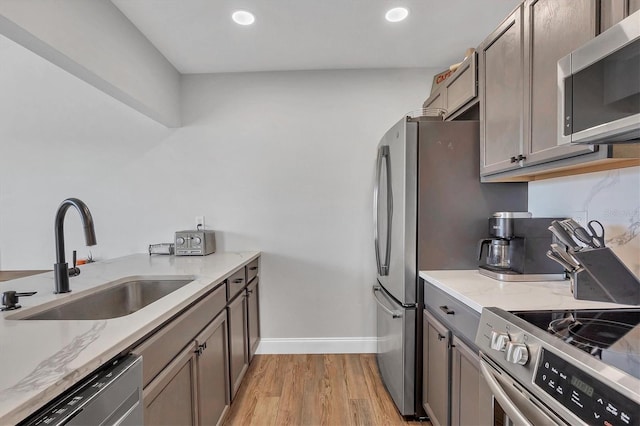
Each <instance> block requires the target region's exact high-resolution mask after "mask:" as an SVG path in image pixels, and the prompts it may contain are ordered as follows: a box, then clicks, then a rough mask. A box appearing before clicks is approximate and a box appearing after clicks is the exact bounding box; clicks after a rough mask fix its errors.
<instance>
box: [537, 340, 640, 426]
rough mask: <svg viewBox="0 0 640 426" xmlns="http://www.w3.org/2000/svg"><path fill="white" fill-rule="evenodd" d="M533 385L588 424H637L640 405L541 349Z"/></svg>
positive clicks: (639, 415)
mask: <svg viewBox="0 0 640 426" xmlns="http://www.w3.org/2000/svg"><path fill="white" fill-rule="evenodd" d="M540 352H541V356H540V361H539V363H538V368H537V370H536V376H535V378H534V383H535V384H536V385H537V386H538V387H539V388H540V389H542V390H543V391H544V392H545V393H547V394H548V395H549V396H551V398H553V399H554V400H556V401H558V402H559V403H560V404H562V405H563V406H564V407H566V408H567V409H569V410H570V411H571V412H572V413H573V414H575V415H576V416H578V417H579V418H580V419H582V420H583V421H584V422H586V423H588V424H605V425H606V424H609V425H623V426H626V425H638V424H639V421H640V406H638V404H636V403H635V402H634V401H632V400H630V399H629V398H627V397H626V396H624V395H622V394H620V393H619V392H617V391H615V390H613V389H612V388H611V387H609V386H607V385H605V384H604V383H601V382H600V381H598V380H596V379H594V378H593V377H591V376H589V375H588V374H586V373H585V372H584V371H582V370H580V369H578V368H577V367H575V366H573V365H572V364H571V363H570V362H568V361H566V360H564V359H562V358H560V357H559V356H557V355H556V354H554V353H552V352H550V351H548V350H546V349H544V348H542V349H541V350H540Z"/></svg>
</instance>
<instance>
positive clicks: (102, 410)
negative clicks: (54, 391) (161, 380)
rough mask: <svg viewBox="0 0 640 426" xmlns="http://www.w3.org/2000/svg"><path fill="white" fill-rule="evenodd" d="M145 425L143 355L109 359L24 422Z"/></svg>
mask: <svg viewBox="0 0 640 426" xmlns="http://www.w3.org/2000/svg"><path fill="white" fill-rule="evenodd" d="M142 424H143V410H142V357H136V356H133V355H127V356H124V357H122V358H118V359H116V360H114V361H111V362H109V363H108V364H107V365H105V366H103V367H102V368H100V369H98V370H97V371H95V372H94V373H92V374H91V375H89V377H88V378H86V379H85V380H83V381H82V382H80V383H79V384H78V385H76V386H74V387H73V388H71V389H69V390H68V391H66V392H65V393H64V394H62V395H61V396H60V397H58V398H57V399H55V400H54V401H53V402H51V403H50V404H48V405H47V406H45V407H44V408H43V409H41V410H39V411H38V412H36V413H35V414H33V415H31V416H29V417H28V418H27V419H25V420H24V421H22V422H21V423H19V426H21V425H25V426H26V425H47V426H52V425H78V426H80V425H105V426H106V425H121V426H134V425H136V426H137V425H142Z"/></svg>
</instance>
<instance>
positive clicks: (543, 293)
mask: <svg viewBox="0 0 640 426" xmlns="http://www.w3.org/2000/svg"><path fill="white" fill-rule="evenodd" d="M420 278H422V279H424V280H426V281H428V282H430V283H431V284H433V285H434V286H436V287H438V288H439V289H441V290H442V291H444V292H446V293H448V294H450V295H451V296H453V297H455V298H456V299H458V300H460V301H461V302H463V303H464V304H465V305H467V306H469V307H470V308H471V309H473V310H475V311H477V312H479V313H480V312H482V308H483V307H497V308H501V309H504V310H505V311H533V310H551V309H611V308H627V307H634V308H637V306H634V305H619V304H616V303H608V302H595V301H590V300H577V299H574V298H573V295H572V294H571V288H570V285H569V280H567V281H543V282H504V281H498V280H494V279H493V278H489V277H486V276H484V275H481V274H480V273H479V272H478V271H477V270H464V271H456V270H453V271H420Z"/></svg>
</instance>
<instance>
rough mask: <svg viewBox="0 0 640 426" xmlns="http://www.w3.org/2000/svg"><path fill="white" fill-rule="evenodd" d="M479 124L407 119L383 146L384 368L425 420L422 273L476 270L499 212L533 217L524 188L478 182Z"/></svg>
mask: <svg viewBox="0 0 640 426" xmlns="http://www.w3.org/2000/svg"><path fill="white" fill-rule="evenodd" d="M479 132H480V130H479V123H478V121H455V122H444V121H442V120H441V119H439V118H436V117H417V118H409V117H405V118H403V119H402V120H400V121H399V122H398V123H397V124H396V125H394V126H393V127H392V128H391V129H390V130H389V131H388V132H387V133H386V134H385V135H384V137H383V138H382V140H381V141H380V144H379V145H378V157H377V166H376V183H375V187H374V229H375V256H376V264H377V270H378V273H377V281H376V283H375V284H374V286H373V296H374V298H375V301H376V302H377V346H378V348H377V361H378V367H379V369H380V373H381V375H382V379H383V382H384V384H385V386H386V388H387V390H388V391H389V393H390V395H391V397H392V398H393V400H394V402H395V404H396V406H397V407H398V410H399V412H400V413H401V414H402V415H403V416H422V415H424V411H423V409H422V403H421V399H422V321H421V318H422V315H421V312H422V310H423V309H424V299H423V297H424V296H423V288H422V286H421V285H419V279H418V271H420V270H441V269H476V268H477V266H478V260H477V245H478V241H479V240H480V239H482V238H485V237H486V236H487V235H488V229H487V226H488V225H487V223H488V222H487V218H488V217H489V216H490V215H491V214H492V213H493V212H495V211H526V210H527V185H526V184H525V183H490V184H481V183H480V154H479V150H480V141H479V134H480V133H479Z"/></svg>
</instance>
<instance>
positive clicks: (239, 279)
mask: <svg viewBox="0 0 640 426" xmlns="http://www.w3.org/2000/svg"><path fill="white" fill-rule="evenodd" d="M242 281H244V278H236V279H235V280H233V283H234V284H240V283H241V282H242Z"/></svg>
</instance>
